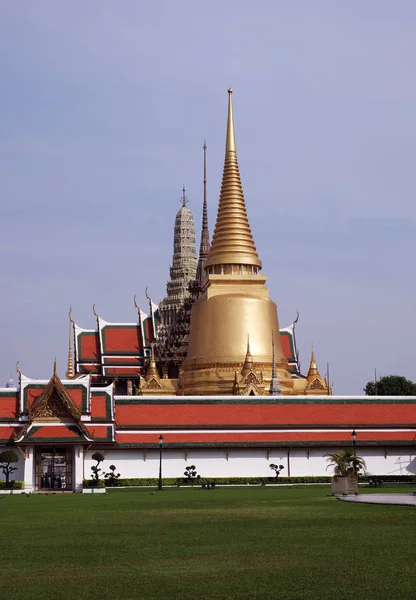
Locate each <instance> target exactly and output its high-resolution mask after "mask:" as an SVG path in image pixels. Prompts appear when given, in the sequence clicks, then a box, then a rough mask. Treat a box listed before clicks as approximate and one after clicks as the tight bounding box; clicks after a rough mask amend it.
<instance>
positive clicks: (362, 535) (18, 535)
mask: <svg viewBox="0 0 416 600" xmlns="http://www.w3.org/2000/svg"><path fill="white" fill-rule="evenodd" d="M411 489H412V488H411ZM376 491H378V490H376ZM382 491H383V492H387V491H392V492H393V491H396V492H397V491H399V492H406V491H410V490H409V489H404V486H400V487H399V488H393V487H389V488H387V487H385V488H384V489H383V490H382ZM328 493H329V487H326V486H311V487H293V488H275V487H271V488H268V487H256V488H243V489H242V488H221V489H215V490H202V489H200V488H195V489H165V490H163V491H162V492H156V493H153V494H152V490H149V489H145V490H131V489H130V490H113V491H110V492H109V493H108V494H106V495H89V494H88V495H85V494H73V495H63V494H56V495H54V494H49V495H30V496H26V495H13V496H4V497H3V498H2V499H1V501H0V536H1V537H0V559H1V562H0V565H1V583H0V598H1V599H3V598H4V599H6V598H7V599H8V600H14V599H19V600H22V599H32V598H33V599H38V598H58V599H61V598H73V599H84V598H85V599H87V598H88V599H95V598H97V599H102V600H106V599H109V598H111V599H118V598H120V599H127V598H142V599H149V600H153V599H156V598H157V599H166V600H171V599H172V600H176V599H177V600H188V599H191V598H192V599H200V598H204V599H205V598H213V599H218V600H224V599H234V598H237V599H238V598H248V599H251V598H256V599H259V600H261V599H273V600H275V599H290V600H297V599H308V600H309V599H310V600H312V599H313V600H327V599H328V600H329V599H331V600H334V599H342V600H344V599H345V600H346V599H353V600H360V599H365V600H372V599H377V600H390V599H395V598H397V599H399V598H400V599H407V598H409V599H410V598H414V597H415V594H416V576H415V559H416V535H415V521H416V512H415V509H414V508H412V507H400V506H376V505H363V504H353V503H347V502H339V501H338V500H335V499H334V498H332V497H330V496H328V495H327V494H328Z"/></svg>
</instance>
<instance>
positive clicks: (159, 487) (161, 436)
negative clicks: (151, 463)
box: [157, 434, 164, 490]
mask: <svg viewBox="0 0 416 600" xmlns="http://www.w3.org/2000/svg"><path fill="white" fill-rule="evenodd" d="M163 442H164V439H163V435H162V434H160V436H159V483H158V485H157V489H158V490H161V489H162V450H163Z"/></svg>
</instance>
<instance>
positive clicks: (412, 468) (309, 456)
mask: <svg viewBox="0 0 416 600" xmlns="http://www.w3.org/2000/svg"><path fill="white" fill-rule="evenodd" d="M338 450H339V448H338V447H335V446H334V447H322V448H316V447H314V448H310V449H308V448H303V447H302V448H291V449H290V452H289V451H288V449H287V448H281V449H280V448H271V449H270V450H268V449H267V448H230V449H229V450H227V449H222V448H218V449H217V448H213V449H190V450H182V449H181V450H177V449H168V448H165V449H164V450H163V459H162V475H163V477H173V478H176V477H182V476H183V473H184V471H185V468H186V467H188V466H190V465H195V467H196V470H197V472H198V474H199V475H201V477H211V478H213V477H270V476H273V475H274V472H273V471H272V469H270V465H271V464H272V463H274V464H277V465H283V467H284V469H283V470H282V473H281V474H282V476H289V475H290V476H293V477H300V476H325V475H327V476H329V475H331V474H332V473H331V470H330V469H328V470H327V468H326V467H327V459H326V456H325V454H328V453H332V452H337V451H338ZM94 451H96V450H90V451H89V452H88V453H87V455H86V457H85V462H84V476H85V478H86V479H90V477H91V473H92V471H91V466H93V465H95V464H96V463H95V461H93V460H92V458H91V456H92V454H93V453H94ZM101 452H102V454H103V455H104V461H103V462H102V463H101V465H100V467H101V469H102V472H104V473H105V472H108V471H109V467H110V465H112V464H114V465H115V466H116V472H117V473H120V476H121V477H122V478H152V477H158V476H159V450H157V449H155V450H147V451H144V450H135V449H126V450H123V449H121V450H115V449H114V450H112V449H110V450H102V451H101ZM357 454H358V455H359V456H362V457H363V458H364V459H365V461H366V464H367V472H368V473H369V474H374V475H411V474H416V452H411V451H409V449H406V448H392V447H391V448H388V449H387V451H386V450H385V448H384V447H383V448H381V447H380V448H375V447H372V448H368V447H367V448H357Z"/></svg>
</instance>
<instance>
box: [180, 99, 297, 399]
mask: <svg viewBox="0 0 416 600" xmlns="http://www.w3.org/2000/svg"><path fill="white" fill-rule="evenodd" d="M261 266H262V263H261V260H260V259H259V256H258V254H257V250H256V246H255V244H254V240H253V236H252V233H251V229H250V225H249V222H248V217H247V210H246V205H245V201H244V194H243V188H242V185H241V179H240V172H239V168H238V161H237V151H236V143H235V133H234V120H233V106H232V90H228V123H227V135H226V144H225V160H224V172H223V178H222V185H221V193H220V199H219V205H218V214H217V222H216V226H215V232H214V236H213V239H212V245H211V249H210V252H209V255H208V258H207V261H206V263H205V277H206V278H205V281H204V283H203V288H202V294H201V295H200V297H199V298H198V300H197V301H196V302H195V303H194V305H193V307H192V313H191V326H190V336H189V347H188V353H187V357H186V359H185V360H184V362H183V391H184V394H185V395H193V394H202V395H207V394H210V395H226V394H233V393H234V394H235V393H249V394H257V393H266V394H268V393H269V392H268V390H269V385H270V380H271V377H272V367H273V364H272V362H273V361H272V338H274V358H275V369H276V372H277V377H278V381H279V384H280V391H281V393H282V394H295V393H299V392H296V391H295V390H294V382H293V379H292V377H291V375H290V374H289V372H288V370H287V360H286V358H285V356H284V354H283V351H282V346H281V342H280V334H279V322H278V316H277V307H276V304H275V303H274V302H273V301H272V300H270V298H269V292H268V289H267V288H266V287H265V283H266V276H265V275H260V274H259V272H260V270H261ZM248 338H249V340H250V344H249V347H248V343H247V340H248ZM248 354H249V355H250V356H249V359H250V360H249V362H247V360H246V359H247V358H248ZM248 364H249V365H250V368H249V370H247V368H244V367H247V365H248ZM248 371H249V372H248ZM237 389H238V390H239V391H237V392H236V390H237Z"/></svg>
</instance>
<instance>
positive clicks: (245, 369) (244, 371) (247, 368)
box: [241, 334, 253, 377]
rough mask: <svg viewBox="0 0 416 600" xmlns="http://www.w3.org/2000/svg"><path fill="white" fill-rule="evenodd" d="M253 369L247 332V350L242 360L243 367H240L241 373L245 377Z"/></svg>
mask: <svg viewBox="0 0 416 600" xmlns="http://www.w3.org/2000/svg"><path fill="white" fill-rule="evenodd" d="M252 370H253V357H252V356H251V352H250V334H247V351H246V357H245V360H244V364H243V368H242V369H241V375H242V376H243V377H245V376H246V375H248V374H249V373H250V371H252Z"/></svg>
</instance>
